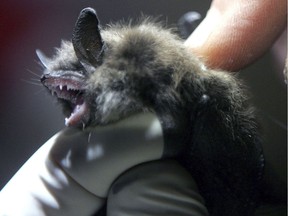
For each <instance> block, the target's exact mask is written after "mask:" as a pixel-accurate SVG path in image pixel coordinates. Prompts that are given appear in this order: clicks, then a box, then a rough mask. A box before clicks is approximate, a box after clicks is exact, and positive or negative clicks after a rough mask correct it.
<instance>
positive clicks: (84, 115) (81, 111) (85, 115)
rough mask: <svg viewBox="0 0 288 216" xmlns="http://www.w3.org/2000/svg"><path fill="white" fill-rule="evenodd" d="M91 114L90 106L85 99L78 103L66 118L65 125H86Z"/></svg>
mask: <svg viewBox="0 0 288 216" xmlns="http://www.w3.org/2000/svg"><path fill="white" fill-rule="evenodd" d="M89 115H90V110H89V106H88V104H87V103H86V102H85V101H84V102H83V103H81V104H76V105H75V107H74V109H73V111H72V113H71V115H70V116H69V117H67V118H65V125H66V126H78V125H80V124H82V125H83V126H85V123H86V122H87V121H88V120H89Z"/></svg>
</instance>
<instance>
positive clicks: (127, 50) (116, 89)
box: [42, 9, 263, 216]
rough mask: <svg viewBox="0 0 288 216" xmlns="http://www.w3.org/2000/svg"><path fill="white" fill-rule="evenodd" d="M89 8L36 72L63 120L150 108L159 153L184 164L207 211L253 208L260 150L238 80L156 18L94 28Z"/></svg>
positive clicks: (100, 119)
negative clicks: (159, 133) (160, 137)
mask: <svg viewBox="0 0 288 216" xmlns="http://www.w3.org/2000/svg"><path fill="white" fill-rule="evenodd" d="M85 10H86V12H85ZM93 13H95V12H93V10H92V9H84V10H83V11H82V13H81V14H80V17H79V19H78V22H77V23H76V27H75V29H76V30H75V29H74V36H73V40H72V43H71V42H63V43H62V46H61V48H60V49H58V51H57V54H56V55H55V56H54V57H53V59H50V60H49V61H48V62H47V64H46V70H45V72H44V75H43V78H42V82H43V84H44V85H45V86H46V87H47V88H48V89H49V90H50V91H51V92H54V93H56V94H57V97H58V98H59V101H60V102H61V103H62V104H63V107H64V113H65V114H66V115H67V116H68V117H69V115H70V117H69V118H68V120H67V122H68V123H67V125H70V126H81V125H82V124H83V125H84V127H93V126H96V125H105V124H109V123H111V122H114V121H117V120H119V119H123V118H125V117H128V116H130V115H133V114H135V113H139V112H154V113H156V114H157V116H158V118H159V119H160V120H161V124H162V128H163V132H164V139H165V144H166V145H167V147H165V154H164V155H163V157H164V158H168V157H173V158H177V159H178V160H179V161H180V162H181V163H182V164H183V166H185V167H186V168H187V169H188V170H189V171H190V172H191V174H192V176H193V177H194V178H195V180H196V182H197V184H198V185H199V188H200V191H201V194H202V195H203V197H204V198H205V200H206V204H207V208H208V210H209V212H210V214H211V215H212V216H217V215H222V216H225V215H227V216H228V215H234V216H237V215H239V216H240V215H241V216H243V215H253V211H254V208H255V206H256V201H257V190H258V186H259V182H260V179H261V175H262V169H263V156H262V150H261V146H260V142H259V135H258V134H257V125H256V123H255V119H254V114H253V110H252V109H251V108H250V107H249V105H248V104H247V99H246V97H245V93H244V92H243V89H242V86H241V84H240V83H239V81H238V80H236V79H235V78H234V77H233V76H231V75H230V74H228V73H225V72H221V71H213V70H209V69H207V68H206V67H205V66H204V64H203V63H202V62H201V61H200V60H199V59H197V58H196V57H195V56H193V55H192V54H191V53H190V52H189V51H188V50H187V49H186V48H185V47H184V45H183V41H182V40H180V39H179V38H178V37H177V36H176V35H175V34H173V33H172V32H171V31H170V30H167V29H164V28H162V27H161V25H160V24H155V23H153V22H151V21H150V20H149V19H146V20H144V21H143V22H140V23H138V24H135V25H132V24H130V25H122V24H116V25H111V26H108V27H107V28H105V29H103V30H100V29H99V28H98V19H97V17H96V14H95V17H96V21H95V20H93V19H94V18H93V17H94V16H93ZM81 16H82V18H81ZM91 19H92V21H91ZM79 20H80V21H79ZM83 22H87V23H88V24H86V25H85V26H84V25H83ZM83 26H84V27H83ZM87 26H88V27H87ZM93 26H94V27H95V28H96V30H95V29H94V28H92V27H93ZM90 27H91V28H90ZM83 28H87V29H86V30H85V29H83ZM91 29H92V30H91ZM84 30H85V32H86V33H85V32H84ZM87 31H88V32H87ZM89 31H93V32H91V34H90V35H93V34H94V36H95V37H94V38H90V37H92V36H89V34H88V33H89ZM63 88H64V91H65V93H63ZM79 110H80V111H79ZM71 113H72V114H71ZM73 115H74V116H73ZM71 116H72V117H71ZM75 116H76V117H75ZM176 143H177V144H176Z"/></svg>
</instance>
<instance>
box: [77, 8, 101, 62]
mask: <svg viewBox="0 0 288 216" xmlns="http://www.w3.org/2000/svg"><path fill="white" fill-rule="evenodd" d="M72 43H73V47H74V50H75V53H76V56H77V57H78V59H79V60H80V62H82V63H85V64H90V65H93V66H97V65H99V64H100V63H101V58H102V55H103V50H104V42H103V41H102V38H101V34H100V29H99V21H98V18H97V14H96V11H95V10H94V9H92V8H85V9H83V10H82V11H81V13H80V15H79V17H78V20H77V22H76V24H75V27H74V31H73V36H72Z"/></svg>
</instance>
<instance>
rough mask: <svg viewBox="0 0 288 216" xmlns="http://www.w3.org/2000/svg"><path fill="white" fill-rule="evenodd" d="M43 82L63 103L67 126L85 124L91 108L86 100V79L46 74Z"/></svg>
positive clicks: (42, 79)
mask: <svg viewBox="0 0 288 216" xmlns="http://www.w3.org/2000/svg"><path fill="white" fill-rule="evenodd" d="M41 82H42V83H43V85H44V86H45V87H47V88H48V90H49V91H50V93H51V94H52V95H53V96H55V97H57V98H58V100H59V101H60V102H61V103H63V105H64V108H65V113H64V114H65V115H66V118H65V124H66V126H85V125H86V124H87V123H88V121H89V118H90V109H89V106H88V104H87V102H86V101H85V100H84V97H83V96H84V91H85V87H84V81H83V79H82V78H80V77H79V78H78V77H77V76H72V77H71V76H63V75H61V76H52V75H44V76H43V77H42V78H41Z"/></svg>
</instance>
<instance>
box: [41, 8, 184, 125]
mask: <svg viewBox="0 0 288 216" xmlns="http://www.w3.org/2000/svg"><path fill="white" fill-rule="evenodd" d="M181 45H182V42H181V41H180V40H178V39H177V36H174V35H173V34H171V32H170V31H168V30H163V29H162V28H160V27H159V26H157V25H155V24H153V25H152V24H151V23H150V22H148V21H147V20H146V21H145V22H143V23H142V24H138V25H137V26H130V25H128V26H126V27H123V26H121V25H112V26H110V27H109V28H108V29H106V30H101V29H100V27H99V21H98V18H97V15H96V12H95V11H94V10H93V9H91V8H86V9H84V10H82V11H81V13H80V15H79V18H78V20H77V22H76V25H75V28H74V32H73V36H72V43H71V42H63V43H62V46H61V48H59V49H58V51H57V54H56V55H55V56H54V58H53V59H47V58H46V57H45V56H44V55H43V54H42V53H41V52H40V51H38V52H37V54H38V57H39V59H40V60H41V62H42V63H43V65H44V66H45V68H46V69H45V72H44V75H43V77H42V79H41V82H42V83H43V85H44V86H45V87H47V88H48V90H49V91H50V92H51V93H52V95H55V96H56V97H57V98H58V100H59V101H60V102H61V103H62V104H63V107H64V114H65V115H66V125H68V126H82V125H84V126H88V125H89V126H94V125H99V124H107V123H109V122H113V121H117V120H119V119H121V118H125V117H127V116H129V115H131V114H135V113H137V112H145V111H152V112H156V109H159V110H160V109H164V110H165V109H166V107H167V106H173V102H172V101H175V100H171V99H172V98H174V99H176V98H177V94H176V93H175V92H176V91H175V86H176V85H177V80H178V78H177V75H176V74H174V71H175V68H177V67H179V66H178V65H177V64H178V62H179V64H183V59H182V60H181V59H180V60H179V61H177V59H176V58H178V57H179V58H181V57H180V56H181V54H179V53H176V52H177V51H176V50H177V49H175V47H176V46H177V47H180V46H181ZM174 50H175V51H174ZM175 62H176V64H175ZM183 70H184V69H183Z"/></svg>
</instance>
